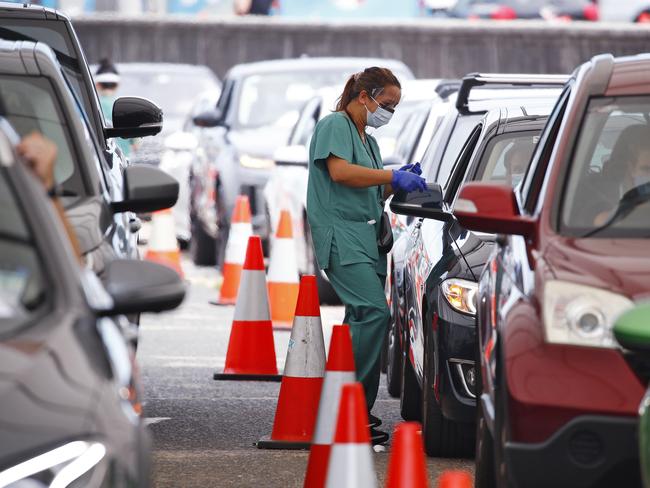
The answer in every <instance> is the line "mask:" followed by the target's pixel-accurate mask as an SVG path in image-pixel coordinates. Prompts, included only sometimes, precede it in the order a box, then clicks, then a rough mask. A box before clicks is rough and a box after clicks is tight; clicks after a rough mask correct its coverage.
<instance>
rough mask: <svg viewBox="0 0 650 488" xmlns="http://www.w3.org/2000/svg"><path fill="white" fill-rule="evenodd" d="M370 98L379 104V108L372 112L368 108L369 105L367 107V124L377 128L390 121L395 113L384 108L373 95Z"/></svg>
mask: <svg viewBox="0 0 650 488" xmlns="http://www.w3.org/2000/svg"><path fill="white" fill-rule="evenodd" d="M370 98H371V99H372V100H373V101H374V102H375V103H376V104H377V110H375V111H374V112H371V111H370V110H368V107H366V125H367V126H368V127H374V128H375V129H376V128H378V127H381V126H382V125H386V124H387V123H388V122H390V119H391V118H392V117H393V114H392V113H391V112H389V111H388V110H386V109H385V108H382V106H381V105H379V102H377V100H375V99H374V98H372V97H370Z"/></svg>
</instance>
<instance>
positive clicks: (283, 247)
mask: <svg viewBox="0 0 650 488" xmlns="http://www.w3.org/2000/svg"><path fill="white" fill-rule="evenodd" d="M268 281H269V299H270V303H271V320H272V321H273V326H274V327H276V328H279V329H290V328H291V323H292V321H293V312H294V310H295V309H296V300H297V299H298V288H299V284H298V263H297V262H296V246H295V244H294V243H293V230H292V224H291V214H290V213H289V211H288V210H283V211H282V213H281V214H280V222H279V224H278V230H277V232H276V234H275V240H274V241H273V247H272V248H271V262H270V264H269V274H268Z"/></svg>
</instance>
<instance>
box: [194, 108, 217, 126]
mask: <svg viewBox="0 0 650 488" xmlns="http://www.w3.org/2000/svg"><path fill="white" fill-rule="evenodd" d="M192 122H193V123H194V125H195V126H197V127H203V128H210V127H218V126H220V125H224V123H223V113H222V112H221V110H220V109H218V108H213V109H211V110H206V111H205V112H201V113H200V114H198V115H197V116H195V117H194V118H193V119H192Z"/></svg>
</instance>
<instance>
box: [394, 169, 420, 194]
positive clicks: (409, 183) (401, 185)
mask: <svg viewBox="0 0 650 488" xmlns="http://www.w3.org/2000/svg"><path fill="white" fill-rule="evenodd" d="M391 185H392V187H393V191H400V190H403V191H406V192H412V191H415V190H418V191H424V190H426V189H427V182H426V180H425V179H424V178H422V177H420V176H418V175H416V174H415V173H411V172H409V171H393V179H392V181H391Z"/></svg>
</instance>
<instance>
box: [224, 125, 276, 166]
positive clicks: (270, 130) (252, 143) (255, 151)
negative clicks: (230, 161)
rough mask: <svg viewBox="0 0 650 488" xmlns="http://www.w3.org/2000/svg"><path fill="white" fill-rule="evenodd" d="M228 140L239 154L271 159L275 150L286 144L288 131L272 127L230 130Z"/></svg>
mask: <svg viewBox="0 0 650 488" xmlns="http://www.w3.org/2000/svg"><path fill="white" fill-rule="evenodd" d="M228 139H229V141H230V143H231V144H232V145H233V146H235V148H236V149H237V151H238V152H239V153H240V154H242V153H244V154H250V155H251V156H257V157H264V158H271V159H273V155H274V153H275V151H276V149H277V148H278V147H281V146H284V145H286V144H287V142H288V140H289V131H288V130H287V129H277V128H274V127H263V128H261V129H248V130H231V131H229V132H228Z"/></svg>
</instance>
